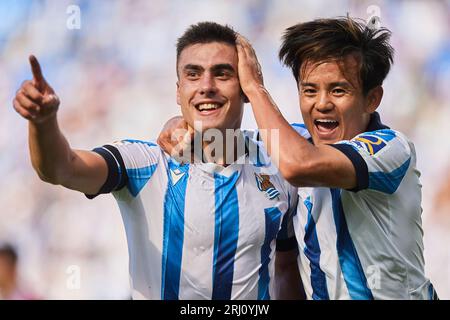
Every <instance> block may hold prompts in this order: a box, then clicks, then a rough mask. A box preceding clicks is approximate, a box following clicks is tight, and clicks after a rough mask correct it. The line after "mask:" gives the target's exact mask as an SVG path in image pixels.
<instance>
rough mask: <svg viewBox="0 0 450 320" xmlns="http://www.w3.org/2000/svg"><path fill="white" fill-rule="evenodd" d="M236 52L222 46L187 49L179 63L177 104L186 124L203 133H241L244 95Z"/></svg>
mask: <svg viewBox="0 0 450 320" xmlns="http://www.w3.org/2000/svg"><path fill="white" fill-rule="evenodd" d="M237 66H238V57H237V51H236V48H235V47H234V46H232V45H229V44H226V43H222V42H211V43H200V44H194V45H190V46H188V47H186V48H185V49H184V50H183V51H182V52H181V54H180V57H179V59H178V66H177V71H178V79H179V80H178V82H177V103H178V104H179V105H180V106H181V112H182V113H183V117H184V119H185V120H186V122H187V123H188V124H189V125H190V126H191V127H194V122H195V121H201V122H202V128H203V130H207V129H210V128H216V129H219V130H225V129H238V128H239V127H240V126H241V121H242V113H243V104H244V100H243V95H242V94H241V87H240V84H239V78H238V74H237V70H238V69H237Z"/></svg>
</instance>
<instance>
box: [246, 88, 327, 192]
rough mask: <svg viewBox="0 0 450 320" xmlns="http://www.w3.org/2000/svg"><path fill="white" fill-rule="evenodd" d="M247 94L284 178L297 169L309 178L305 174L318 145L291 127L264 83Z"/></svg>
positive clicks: (264, 137)
mask: <svg viewBox="0 0 450 320" xmlns="http://www.w3.org/2000/svg"><path fill="white" fill-rule="evenodd" d="M247 96H248V97H249V100H250V103H251V105H252V109H253V114H254V115H255V119H256V122H257V124H258V128H259V130H260V136H261V138H262V140H263V142H264V145H265V146H266V148H267V152H268V153H269V155H270V156H271V158H272V161H274V162H275V164H276V165H277V166H278V168H279V169H280V171H281V173H282V174H283V176H285V178H289V177H290V176H291V175H292V172H294V171H295V172H296V175H297V176H298V177H301V176H302V173H304V174H305V177H304V179H305V180H308V177H307V176H306V175H308V174H309V173H310V172H311V171H310V170H308V169H309V167H310V166H311V164H312V160H313V159H314V157H315V153H316V149H317V148H316V147H314V146H313V145H312V144H310V143H309V142H308V141H307V140H306V139H305V138H303V137H302V136H300V135H299V134H298V133H297V132H296V131H295V130H294V129H293V128H292V127H291V125H290V124H289V123H288V122H287V121H286V119H285V118H284V117H283V115H282V114H281V112H280V110H279V109H278V107H277V106H276V104H275V102H274V101H273V100H272V98H271V97H270V94H269V93H268V92H267V90H266V89H265V88H264V87H260V88H258V90H254V91H253V92H252V93H251V94H249V95H247ZM314 160H315V161H317V160H318V159H317V158H316V159H314ZM305 183H306V181H305Z"/></svg>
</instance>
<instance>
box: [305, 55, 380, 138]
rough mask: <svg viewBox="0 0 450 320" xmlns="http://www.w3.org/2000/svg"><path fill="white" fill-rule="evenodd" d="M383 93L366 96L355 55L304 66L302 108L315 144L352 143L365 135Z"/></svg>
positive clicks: (376, 91) (370, 92)
mask: <svg viewBox="0 0 450 320" xmlns="http://www.w3.org/2000/svg"><path fill="white" fill-rule="evenodd" d="M343 70H345V73H343V72H342V71H343ZM382 93H383V91H382V89H381V87H377V88H375V89H372V90H371V91H369V93H368V94H367V95H364V94H363V90H362V83H361V81H360V79H359V62H358V59H357V58H356V57H355V56H354V55H348V56H346V57H345V58H344V59H343V60H342V61H336V60H330V61H323V62H319V63H306V65H305V64H304V65H303V66H302V68H301V74H300V81H299V98H300V109H301V112H302V116H303V120H304V122H305V125H306V127H307V128H308V131H309V132H310V133H311V136H312V138H313V141H314V144H316V145H319V144H326V143H334V142H337V141H340V140H348V139H352V138H353V137H355V136H356V135H357V134H359V133H361V132H364V131H365V130H366V128H367V125H368V123H369V119H370V113H372V112H374V111H375V109H376V108H377V107H378V105H379V103H380V101H381V96H382Z"/></svg>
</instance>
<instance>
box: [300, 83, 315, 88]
mask: <svg viewBox="0 0 450 320" xmlns="http://www.w3.org/2000/svg"><path fill="white" fill-rule="evenodd" d="M300 85H301V86H302V87H314V88H317V85H316V84H314V83H312V82H301V83H300Z"/></svg>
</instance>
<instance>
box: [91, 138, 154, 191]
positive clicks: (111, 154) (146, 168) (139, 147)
mask: <svg viewBox="0 0 450 320" xmlns="http://www.w3.org/2000/svg"><path fill="white" fill-rule="evenodd" d="M93 151H94V152H96V153H98V154H99V155H101V156H102V157H103V158H104V159H105V161H106V163H107V165H108V176H107V179H106V182H105V183H104V185H103V186H102V187H101V188H100V191H99V192H98V193H97V194H95V195H86V197H88V198H89V199H92V198H95V197H96V196H98V195H99V194H105V193H110V192H113V191H118V190H121V189H122V188H124V187H126V188H128V191H129V192H130V193H131V195H132V196H133V197H136V196H137V195H138V194H139V192H140V191H141V190H142V188H143V187H144V185H145V184H146V183H147V182H148V181H149V179H150V178H151V177H152V175H153V173H154V172H155V169H156V167H157V165H158V161H159V158H160V157H161V149H160V148H159V146H158V145H157V144H156V143H153V142H148V141H141V140H131V139H128V140H121V141H116V142H114V143H111V144H107V145H104V146H102V147H99V148H95V149H94V150H93Z"/></svg>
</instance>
